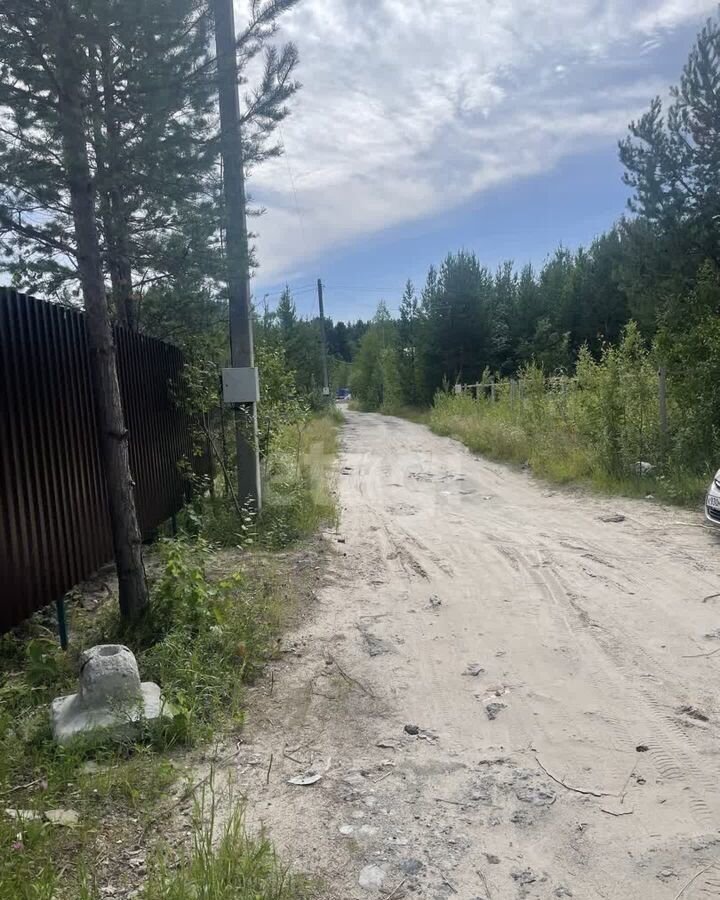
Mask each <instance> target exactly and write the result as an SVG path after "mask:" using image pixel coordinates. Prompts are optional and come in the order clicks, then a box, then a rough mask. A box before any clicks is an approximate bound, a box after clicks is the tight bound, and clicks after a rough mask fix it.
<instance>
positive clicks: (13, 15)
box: [0, 0, 148, 618]
mask: <svg viewBox="0 0 720 900" xmlns="http://www.w3.org/2000/svg"><path fill="white" fill-rule="evenodd" d="M87 25H88V23H87V19H86V18H85V17H84V16H82V15H79V14H78V10H77V9H76V8H75V7H74V6H73V4H72V2H71V0H53V2H50V0H29V2H28V0H8V2H6V3H5V4H4V6H3V8H2V13H1V14H0V26H2V28H1V30H0V45H1V48H2V50H3V51H5V52H4V53H0V55H1V56H2V57H3V59H4V60H5V65H6V66H7V67H8V70H9V71H14V72H15V73H16V74H17V73H18V72H19V71H20V70H22V71H23V72H24V73H25V74H26V76H27V77H28V78H30V80H29V81H27V82H25V83H24V84H23V87H22V88H18V89H19V90H21V91H22V92H23V94H22V97H20V98H17V100H18V105H17V106H16V107H15V123H14V124H15V126H16V127H17V128H18V129H22V127H23V126H24V125H25V124H26V119H25V113H26V111H28V110H29V115H30V117H31V120H32V122H33V123H37V122H38V121H42V122H43V124H44V127H45V129H46V130H47V131H48V132H50V134H51V135H52V137H53V139H54V142H53V146H52V149H47V150H46V151H45V157H44V158H49V157H50V156H52V163H53V174H58V173H60V174H61V177H62V181H58V182H56V183H55V184H54V185H53V190H52V192H48V194H47V195H43V196H56V197H59V196H62V197H63V198H64V201H65V202H67V204H68V205H69V209H70V211H71V216H70V218H71V221H72V236H73V238H74V248H75V258H76V263H77V271H78V277H79V279H80V282H81V285H82V291H83V297H84V301H85V309H86V313H87V318H86V322H87V339H88V347H89V350H90V364H91V371H92V381H93V390H94V396H95V408H96V411H97V421H98V436H99V442H100V450H101V455H102V460H103V467H104V472H105V481H106V485H107V492H108V501H109V513H110V526H111V531H112V537H113V547H114V551H115V561H116V566H117V574H118V589H119V599H120V609H121V611H122V613H123V615H124V616H126V617H128V618H134V617H136V616H137V615H139V614H140V613H141V612H142V610H143V608H144V607H145V606H146V605H147V602H148V591H147V584H146V581H145V571H144V568H143V563H142V541H141V534H140V528H139V525H138V518H137V511H136V508H135V497H134V491H133V487H134V484H133V480H132V475H131V472H130V462H129V455H128V434H127V430H126V428H125V424H124V420H123V411H122V401H121V397H120V387H119V384H118V377H117V367H116V359H115V347H114V344H113V335H112V330H111V325H110V318H109V314H108V305H107V297H106V293H105V286H104V284H103V278H102V269H101V257H100V243H99V238H98V229H97V223H96V215H95V193H94V187H95V186H94V182H93V177H92V172H91V168H90V159H89V149H88V134H87V119H86V116H85V114H84V109H83V100H84V95H83V84H84V81H85V78H86V74H87V58H86V55H85V49H84V47H85V45H86V41H87V39H88V32H87ZM3 74H4V75H5V74H7V72H4V73H3ZM38 83H40V84H42V87H43V92H42V94H41V96H39V97H38V96H33V97H28V96H26V92H32V91H33V89H34V88H36V87H37V85H38ZM16 87H17V85H16V83H15V82H9V83H7V84H4V96H5V97H9V96H11V95H12V93H13V92H14V91H15V88H16ZM33 133H34V132H33V131H32V129H31V134H33ZM32 139H33V141H34V140H35V138H34V137H33V138H32ZM35 184H36V186H37V187H39V188H40V189H41V190H42V187H43V182H42V179H41V177H38V178H37V179H36V181H35ZM64 215H65V216H67V214H66V213H64ZM30 227H31V228H33V229H34V228H35V226H34V225H31V226H30ZM23 228H24V226H23ZM39 229H40V230H42V232H43V239H44V241H45V242H47V239H48V237H52V232H51V230H50V228H48V227H47V226H44V225H43V224H41V225H40V226H39ZM15 233H16V234H20V235H23V232H22V231H16V232H15ZM23 236H24V235H23ZM34 239H35V237H34V236H33V240H34Z"/></svg>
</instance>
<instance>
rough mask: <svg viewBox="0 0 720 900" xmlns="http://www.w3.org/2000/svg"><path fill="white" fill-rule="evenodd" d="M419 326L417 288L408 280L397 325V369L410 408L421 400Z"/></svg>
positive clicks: (404, 397)
mask: <svg viewBox="0 0 720 900" xmlns="http://www.w3.org/2000/svg"><path fill="white" fill-rule="evenodd" d="M419 324H420V323H419V314H418V299H417V295H416V294H415V286H414V285H413V283H412V281H409V280H408V282H407V283H406V285H405V291H404V293H403V295H402V299H401V300H400V318H399V320H398V325H397V358H398V361H397V368H398V375H399V379H400V384H401V386H402V393H403V401H404V402H405V403H408V404H410V406H415V405H416V404H417V403H418V400H419V391H418V372H417V341H418V328H419Z"/></svg>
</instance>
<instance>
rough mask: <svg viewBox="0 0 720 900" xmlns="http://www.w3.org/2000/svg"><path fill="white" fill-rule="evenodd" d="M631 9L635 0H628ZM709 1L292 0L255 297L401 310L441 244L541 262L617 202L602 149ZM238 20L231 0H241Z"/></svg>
mask: <svg viewBox="0 0 720 900" xmlns="http://www.w3.org/2000/svg"><path fill="white" fill-rule="evenodd" d="M629 7H632V8H631V9H630V8H629ZM715 8H716V4H715V2H706V0H632V3H631V4H628V3H627V2H624V3H623V2H620V0H574V2H573V4H568V3H567V2H566V0H443V2H436V0H362V2H360V0H301V2H300V4H299V6H298V7H297V8H296V10H295V11H294V12H293V13H291V14H290V15H289V16H288V17H287V19H286V22H285V23H284V26H283V36H284V37H286V38H290V39H292V40H294V41H295V42H296V43H297V44H298V46H299V49H300V54H301V67H300V71H299V77H300V80H301V81H302V82H303V89H302V91H301V94H300V95H299V97H298V100H297V102H296V103H295V104H294V109H293V114H292V116H291V117H290V118H289V119H288V120H287V121H286V122H285V123H284V125H283V127H282V131H281V135H280V137H281V139H282V141H283V144H284V146H285V149H286V153H285V155H284V157H283V158H281V159H278V160H274V161H272V162H271V163H269V164H267V165H266V166H264V167H263V168H261V169H259V170H258V171H257V172H256V173H253V177H252V181H251V187H250V189H251V192H252V194H253V196H254V198H255V199H256V201H257V202H259V203H261V204H262V205H263V206H264V207H265V209H266V213H265V215H264V216H263V217H262V218H261V219H260V220H258V221H256V222H254V223H253V225H254V226H255V227H256V230H257V231H258V232H259V237H258V241H257V243H258V255H259V259H260V263H261V268H260V271H259V273H258V275H257V277H256V279H255V281H254V283H253V291H254V295H255V298H256V302H258V303H261V302H262V301H263V299H264V298H265V297H266V295H267V301H268V302H269V304H270V306H271V308H272V306H273V305H274V304H275V303H276V302H277V298H278V293H279V291H280V290H281V289H282V287H283V286H284V284H285V282H287V283H289V285H290V287H291V289H292V290H293V292H294V294H295V298H296V303H297V306H298V309H299V311H300V312H301V313H303V314H312V313H313V312H314V311H315V310H316V309H317V305H316V301H315V291H314V283H315V281H316V280H317V278H318V277H321V278H322V279H323V282H324V284H325V297H326V307H327V313H328V314H329V315H331V316H333V317H334V318H336V319H338V318H343V319H354V318H368V317H370V316H371V315H372V314H373V312H374V309H375V307H376V306H377V303H378V301H379V300H380V299H385V300H386V301H387V302H388V304H389V305H390V306H391V307H393V306H396V304H397V302H398V300H399V297H400V294H401V293H402V289H403V285H404V283H405V281H406V279H407V278H411V279H413V280H414V281H415V282H416V283H417V284H418V285H421V284H422V282H423V281H424V278H425V275H426V273H427V269H428V266H429V265H430V264H431V263H438V262H439V261H440V260H442V258H443V257H444V256H445V255H446V254H447V252H448V251H451V250H457V249H460V248H466V249H471V250H474V251H475V252H476V253H477V254H478V257H479V258H480V259H481V261H482V262H483V263H485V264H487V265H489V266H491V267H494V266H496V265H497V264H498V263H499V262H500V261H501V260H503V259H508V258H510V259H514V260H515V261H516V263H517V264H518V265H521V264H523V263H524V262H526V261H531V262H533V263H535V264H540V263H542V261H543V259H544V258H545V257H546V256H547V254H548V253H550V252H552V251H553V249H554V248H555V247H557V246H558V245H559V244H561V243H562V244H564V245H566V246H570V247H575V246H577V245H579V244H586V243H588V242H589V241H590V240H592V238H593V237H594V236H595V235H596V234H598V233H599V232H601V231H603V230H604V229H605V228H607V227H608V226H609V225H610V224H611V223H612V222H613V221H614V220H615V219H616V218H617V217H618V216H619V215H621V214H622V212H623V211H624V209H625V204H626V200H627V190H626V188H625V187H624V185H623V184H622V181H621V175H622V171H621V167H620V165H619V162H618V159H617V150H616V144H617V140H618V139H619V138H620V137H622V136H623V135H624V133H625V131H626V128H627V123H628V122H629V121H630V119H631V118H633V117H637V116H638V115H640V114H641V113H642V112H643V111H644V110H645V109H646V108H647V106H648V104H649V101H650V99H651V98H652V97H653V96H654V95H655V94H660V95H661V96H666V95H667V90H668V86H669V85H670V84H672V83H675V82H676V81H677V80H678V76H679V74H680V71H681V69H682V66H683V64H684V62H685V60H686V58H687V54H688V51H689V49H690V46H691V44H692V42H693V39H694V36H695V34H696V32H697V31H698V29H699V27H700V26H701V25H702V23H703V21H704V19H705V18H706V17H707V15H710V14H712V13H713V11H714V9H715ZM238 12H239V15H241V14H242V13H241V11H240V10H239V11H238Z"/></svg>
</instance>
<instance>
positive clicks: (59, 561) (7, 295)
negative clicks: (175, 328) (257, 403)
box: [0, 288, 192, 633]
mask: <svg viewBox="0 0 720 900" xmlns="http://www.w3.org/2000/svg"><path fill="white" fill-rule="evenodd" d="M115 338H116V344H117V355H118V373H119V378H120V388H121V391H122V396H123V404H124V408H125V421H126V425H127V428H128V432H129V436H130V464H131V467H132V471H133V477H134V479H135V482H136V485H137V487H136V491H135V493H136V499H137V505H138V515H139V517H140V523H141V527H142V529H143V531H148V530H150V529H152V528H154V527H156V526H157V525H159V524H160V523H161V522H163V521H164V520H165V519H167V518H169V517H170V516H171V515H172V514H173V513H174V512H176V511H177V510H178V509H180V507H181V506H182V504H183V502H184V499H185V489H186V485H185V482H184V480H183V478H182V476H181V474H180V470H179V468H178V463H179V461H180V460H181V459H183V458H186V459H188V460H189V459H191V450H192V447H191V437H190V427H189V422H188V419H187V417H186V416H185V415H184V414H183V413H182V411H181V410H179V409H178V407H177V405H176V403H175V402H174V400H173V397H172V395H171V394H172V387H171V385H172V384H176V383H177V379H178V375H179V372H180V369H181V367H182V362H183V359H182V354H181V353H180V351H179V350H178V349H177V348H176V347H172V346H170V345H168V344H164V343H162V342H161V341H157V340H154V339H153V338H149V337H146V336H144V335H140V334H133V333H130V332H127V331H124V330H122V329H117V330H116V332H115ZM111 559H112V540H111V537H110V527H109V523H108V513H107V500H106V491H105V483H104V478H103V474H102V466H101V462H100V454H99V449H98V441H97V430H96V425H95V411H94V408H93V402H92V391H91V384H90V369H89V355H88V347H87V335H86V331H85V317H84V315H83V314H82V313H81V312H78V311H76V310H73V309H68V308H66V307H63V306H58V305H56V304H52V303H47V302H45V301H43V300H38V299H36V298H34V297H28V296H26V295H23V294H18V293H16V292H15V291H12V290H8V289H6V288H0V633H3V632H4V631H7V630H8V629H9V628H11V627H12V626H13V625H16V624H17V623H19V622H21V621H22V620H23V619H26V618H27V617H28V616H30V615H31V614H32V613H33V612H35V610H37V609H40V608H41V607H43V606H45V605H47V604H48V603H52V602H53V601H55V600H56V599H58V598H59V597H61V596H62V595H63V594H64V593H66V592H67V591H68V590H69V589H70V588H71V587H73V585H75V584H77V583H78V582H79V581H82V580H83V579H84V578H87V577H88V576H89V575H91V574H92V573H93V572H94V571H96V570H97V569H98V568H99V567H100V566H101V565H103V564H104V563H106V562H108V561H110V560H111Z"/></svg>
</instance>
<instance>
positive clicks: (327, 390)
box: [318, 278, 330, 397]
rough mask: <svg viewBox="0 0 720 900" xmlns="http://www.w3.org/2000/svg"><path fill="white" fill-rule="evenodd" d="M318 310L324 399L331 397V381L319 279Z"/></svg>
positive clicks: (319, 281) (321, 289)
mask: <svg viewBox="0 0 720 900" xmlns="http://www.w3.org/2000/svg"><path fill="white" fill-rule="evenodd" d="M318 308H319V310H320V344H321V350H322V369H323V397H329V396H330V381H329V379H328V364H327V339H326V337H325V307H324V306H323V286H322V281H321V280H320V279H319V278H318Z"/></svg>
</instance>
